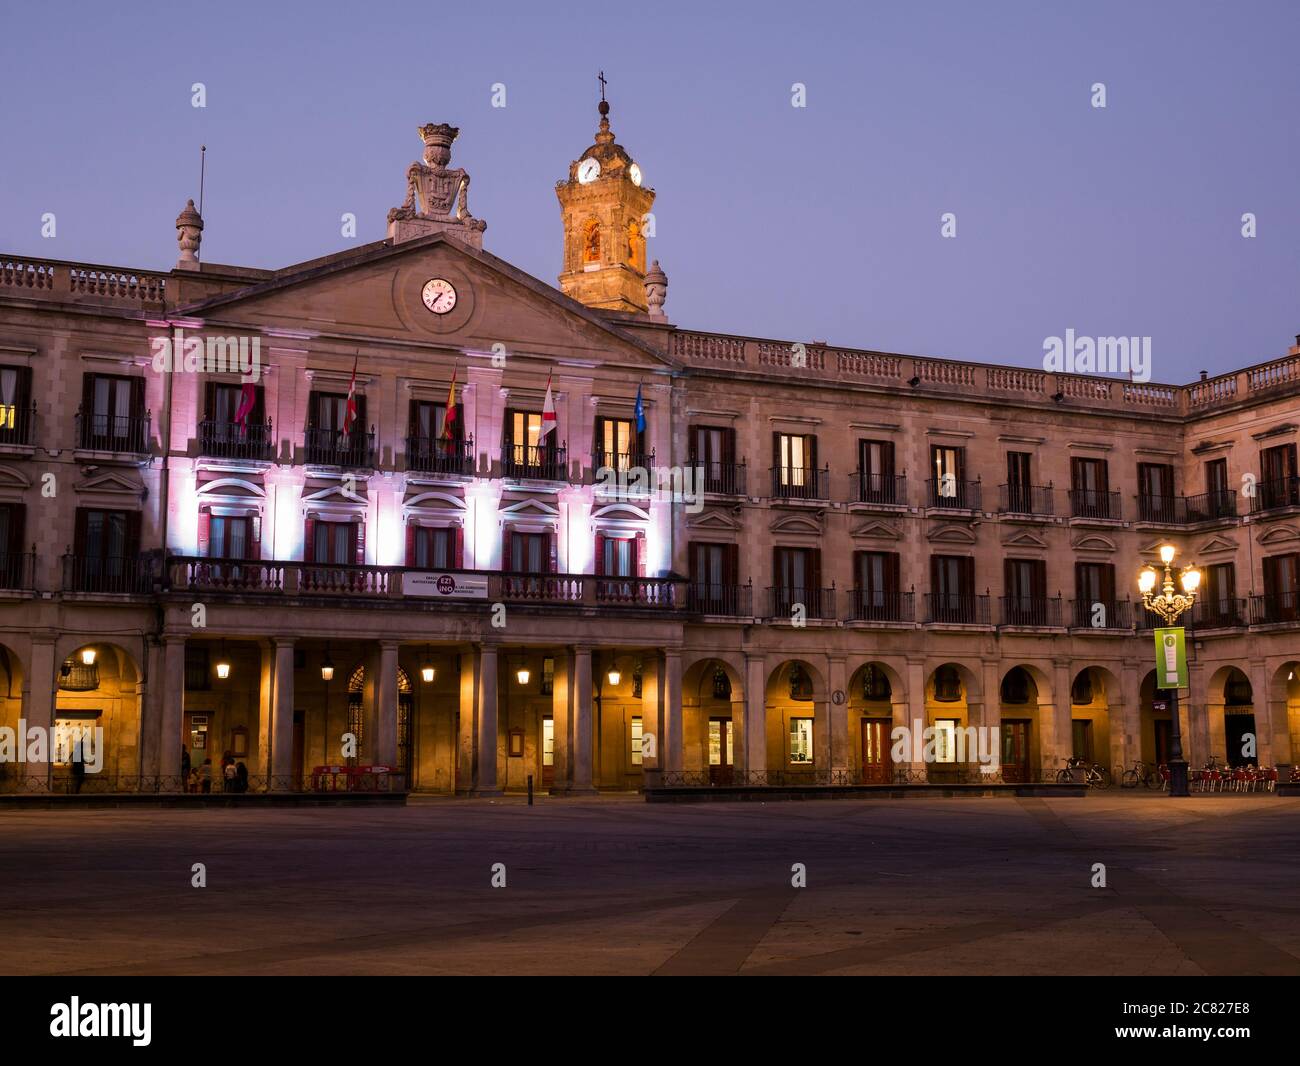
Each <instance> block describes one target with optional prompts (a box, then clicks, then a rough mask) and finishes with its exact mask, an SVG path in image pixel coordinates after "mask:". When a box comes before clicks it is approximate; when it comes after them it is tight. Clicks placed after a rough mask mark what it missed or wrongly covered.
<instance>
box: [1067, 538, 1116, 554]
mask: <svg viewBox="0 0 1300 1066" xmlns="http://www.w3.org/2000/svg"><path fill="white" fill-rule="evenodd" d="M1070 547H1071V548H1073V549H1074V550H1075V551H1083V552H1113V551H1115V550H1116V549H1115V542H1114V541H1113V540H1111V539H1110V537H1103V536H1102V535H1101V534H1100V533H1084V534H1082V535H1080V536H1078V537H1075V538H1074V540H1072V541H1071V542H1070Z"/></svg>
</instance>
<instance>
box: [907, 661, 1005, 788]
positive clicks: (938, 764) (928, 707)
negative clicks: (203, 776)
mask: <svg viewBox="0 0 1300 1066" xmlns="http://www.w3.org/2000/svg"><path fill="white" fill-rule="evenodd" d="M994 698H996V693H995V694H994ZM982 702H983V690H982V686H981V684H980V676H979V671H978V670H975V669H973V668H971V667H970V666H969V665H967V664H966V663H963V662H959V661H957V660H947V661H944V662H940V663H937V664H936V665H934V666H933V667H932V668H930V670H929V671H928V672H927V674H926V678H925V721H924V722H923V723H922V727H923V729H933V730H935V733H934V747H933V751H934V754H935V761H934V762H932V763H928V764H927V765H925V766H924V769H925V771H926V776H927V779H928V780H931V781H940V782H943V781H952V780H956V779H959V778H961V777H962V776H964V775H965V774H966V773H967V772H968V770H969V766H968V765H967V762H969V761H973V757H971V759H969V760H967V761H966V762H964V761H960V760H958V758H957V750H956V744H955V742H956V733H957V731H958V730H965V729H966V728H967V727H969V726H974V725H979V724H980V718H981V716H982V715H981V708H982ZM909 724H910V723H909ZM913 743H914V745H915V744H916V743H917V742H916V740H915V738H914V740H913ZM921 743H922V744H923V743H924V742H923V741H922V742H921ZM922 750H923V751H924V750H925V749H924V747H922ZM921 768H922V767H919V766H918V767H914V769H918V770H919V769H921Z"/></svg>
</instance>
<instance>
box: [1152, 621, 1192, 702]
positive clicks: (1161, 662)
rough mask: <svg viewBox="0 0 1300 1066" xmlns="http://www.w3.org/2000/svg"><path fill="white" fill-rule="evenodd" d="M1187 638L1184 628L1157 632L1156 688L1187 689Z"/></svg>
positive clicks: (1178, 627)
mask: <svg viewBox="0 0 1300 1066" xmlns="http://www.w3.org/2000/svg"><path fill="white" fill-rule="evenodd" d="M1187 687H1188V685H1187V636H1186V633H1185V631H1184V630H1183V627H1182V626H1176V627H1172V628H1170V629H1157V630H1156V688H1187Z"/></svg>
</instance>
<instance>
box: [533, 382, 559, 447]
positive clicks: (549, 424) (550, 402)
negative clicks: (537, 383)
mask: <svg viewBox="0 0 1300 1066" xmlns="http://www.w3.org/2000/svg"><path fill="white" fill-rule="evenodd" d="M554 432H555V397H554V396H552V395H551V375H550V374H547V375H546V402H545V403H544V404H542V431H541V432H540V433H539V434H537V443H538V444H540V443H541V442H542V441H544V440H545V439H546V434H548V433H554Z"/></svg>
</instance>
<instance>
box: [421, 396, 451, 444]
mask: <svg viewBox="0 0 1300 1066" xmlns="http://www.w3.org/2000/svg"><path fill="white" fill-rule="evenodd" d="M446 428H447V405H446V404H445V403H434V402H432V401H430V400H412V401H411V422H410V431H411V437H412V438H413V439H414V440H415V441H417V442H419V443H421V444H428V445H430V446H433V445H436V444H437V443H438V442H440V441H441V440H442V439H443V433H444V432H445V431H446ZM463 428H464V427H463V426H462V425H461V421H460V419H458V418H457V419H453V420H452V423H451V432H452V438H453V439H454V440H459V439H460V438H461V431H462V429H463Z"/></svg>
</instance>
